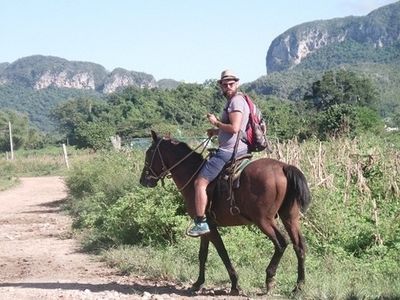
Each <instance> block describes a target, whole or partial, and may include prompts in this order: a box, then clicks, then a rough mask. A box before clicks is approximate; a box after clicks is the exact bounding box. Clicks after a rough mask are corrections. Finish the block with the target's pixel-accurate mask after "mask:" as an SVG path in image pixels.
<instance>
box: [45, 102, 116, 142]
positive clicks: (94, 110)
mask: <svg viewBox="0 0 400 300" xmlns="http://www.w3.org/2000/svg"><path fill="white" fill-rule="evenodd" d="M107 107H108V105H107V104H106V103H105V102H101V101H99V100H97V99H94V98H76V99H72V100H69V101H67V102H64V103H61V104H59V105H58V106H57V107H56V108H55V109H54V110H53V111H52V113H51V117H52V118H53V119H54V120H55V121H56V122H57V123H58V127H59V130H60V132H61V133H63V134H65V136H66V138H67V139H68V143H69V144H71V145H76V144H77V139H76V132H75V131H76V130H77V128H78V127H79V126H83V125H82V124H84V123H87V122H93V121H97V120H99V119H100V118H101V116H102V115H103V114H106V113H107Z"/></svg>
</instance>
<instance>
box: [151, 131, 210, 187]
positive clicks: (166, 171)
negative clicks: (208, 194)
mask: <svg viewBox="0 0 400 300" xmlns="http://www.w3.org/2000/svg"><path fill="white" fill-rule="evenodd" d="M210 140H211V137H209V138H207V139H205V140H203V141H202V142H201V143H200V144H199V145H198V146H197V147H196V148H194V149H193V150H192V151H191V152H189V153H188V154H186V155H185V156H184V157H183V158H181V159H180V160H178V161H177V162H176V163H175V164H173V165H172V166H171V167H169V168H168V167H167V166H166V164H165V162H164V159H163V156H162V154H161V151H160V144H161V142H162V141H163V139H160V140H159V141H158V143H157V145H156V149H155V151H154V152H153V156H152V158H151V163H150V166H149V167H148V169H149V171H150V172H151V173H152V176H149V177H152V178H153V179H156V180H160V179H161V184H162V186H163V187H164V188H165V183H164V178H165V177H167V176H168V174H170V173H171V170H173V169H175V168H176V167H177V166H179V165H180V164H181V163H182V162H183V161H185V160H186V159H187V158H188V157H189V156H191V155H192V154H193V153H195V152H196V150H197V149H199V148H200V147H201V146H203V149H202V150H201V152H200V154H203V152H204V150H205V149H206V148H207V145H208V142H209V141H210ZM156 152H157V153H158V156H159V158H160V161H161V165H162V172H161V173H160V174H159V175H157V174H156V173H155V172H154V170H153V169H152V168H151V166H152V165H153V160H154V157H155V154H156ZM204 163H205V160H203V162H202V163H201V164H200V166H199V167H198V168H197V169H196V171H195V172H194V173H193V175H192V176H191V177H190V178H189V180H188V181H187V182H186V183H185V184H184V185H183V186H182V187H181V188H179V189H178V191H180V192H181V191H183V190H184V189H185V188H186V187H187V186H188V184H189V183H190V182H191V180H192V179H193V178H194V177H195V176H196V175H197V173H198V172H199V171H200V169H201V167H202V166H203V165H204Z"/></svg>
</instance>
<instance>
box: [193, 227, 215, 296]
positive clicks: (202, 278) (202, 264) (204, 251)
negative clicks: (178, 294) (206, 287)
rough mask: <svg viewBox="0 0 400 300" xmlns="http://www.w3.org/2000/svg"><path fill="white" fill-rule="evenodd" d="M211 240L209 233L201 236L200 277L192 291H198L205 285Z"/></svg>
mask: <svg viewBox="0 0 400 300" xmlns="http://www.w3.org/2000/svg"><path fill="white" fill-rule="evenodd" d="M209 244H210V241H209V239H208V236H207V235H203V236H201V238H200V249H199V277H198V278H197V281H196V282H195V283H194V284H193V285H192V288H191V290H192V291H198V290H200V289H201V287H202V286H203V283H204V281H205V270H206V262H207V256H208V245H209Z"/></svg>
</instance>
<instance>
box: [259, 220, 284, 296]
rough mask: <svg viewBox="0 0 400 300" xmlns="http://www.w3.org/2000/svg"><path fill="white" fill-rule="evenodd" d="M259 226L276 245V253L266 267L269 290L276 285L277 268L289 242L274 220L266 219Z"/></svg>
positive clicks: (266, 281) (266, 280)
mask: <svg viewBox="0 0 400 300" xmlns="http://www.w3.org/2000/svg"><path fill="white" fill-rule="evenodd" d="M258 227H259V228H260V229H261V231H262V232H264V233H265V234H266V235H267V236H268V237H269V239H270V240H271V241H272V243H273V244H274V247H275V251H274V255H273V256H272V258H271V261H270V263H269V264H268V267H267V269H266V273H267V276H266V279H265V285H266V287H267V292H269V291H270V290H271V289H272V288H273V287H274V285H275V274H276V270H277V268H278V265H279V262H280V261H281V258H282V256H283V253H284V252H285V249H286V247H287V245H288V242H287V241H286V239H285V237H284V236H283V234H282V233H281V232H280V230H279V229H278V227H277V225H276V223H275V221H274V220H270V221H265V222H263V223H262V224H259V225H258Z"/></svg>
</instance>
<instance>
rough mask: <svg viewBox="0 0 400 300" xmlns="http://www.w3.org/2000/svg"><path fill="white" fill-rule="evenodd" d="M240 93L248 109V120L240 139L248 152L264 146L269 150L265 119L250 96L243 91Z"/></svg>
mask: <svg viewBox="0 0 400 300" xmlns="http://www.w3.org/2000/svg"><path fill="white" fill-rule="evenodd" d="M242 95H243V97H244V99H245V100H246V102H247V105H248V106H249V109H250V115H249V122H248V123H247V126H246V132H245V134H244V137H243V138H242V140H243V141H244V142H245V143H246V144H247V145H248V149H249V151H250V152H258V151H263V150H264V149H266V148H267V150H269V147H268V140H267V136H266V133H267V125H266V123H265V120H264V118H263V116H262V115H261V112H260V110H259V109H258V108H257V107H256V106H255V105H254V103H253V101H252V100H251V98H250V97H249V96H248V95H246V94H244V93H243V94H242Z"/></svg>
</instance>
